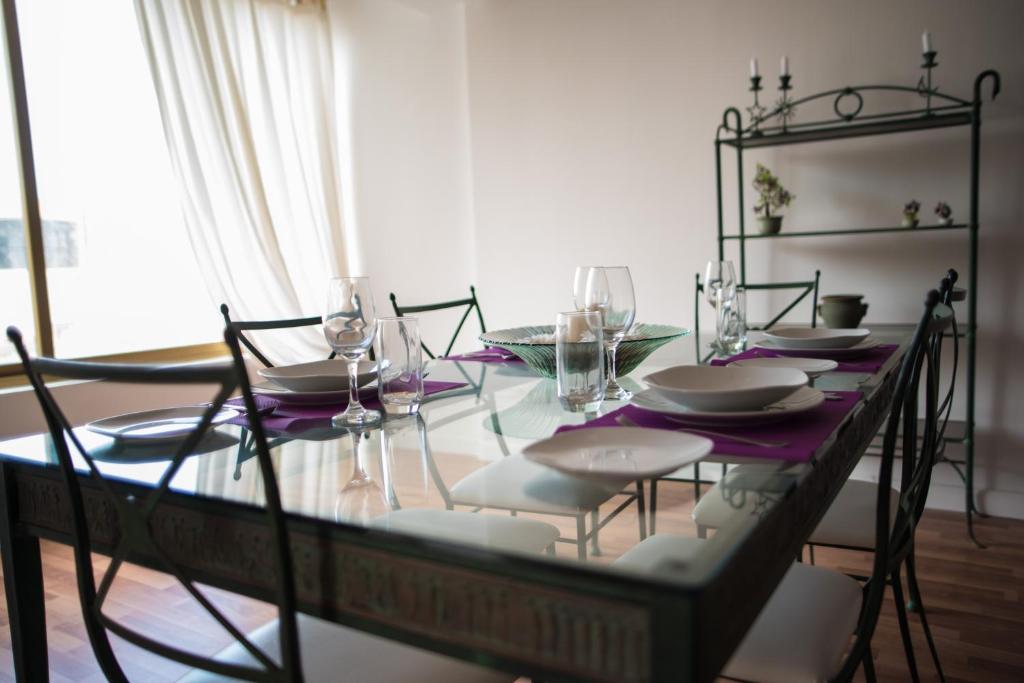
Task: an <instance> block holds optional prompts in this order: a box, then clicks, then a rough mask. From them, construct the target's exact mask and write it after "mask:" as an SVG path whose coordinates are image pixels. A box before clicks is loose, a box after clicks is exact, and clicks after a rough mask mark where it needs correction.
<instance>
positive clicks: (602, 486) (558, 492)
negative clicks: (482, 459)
mask: <svg viewBox="0 0 1024 683" xmlns="http://www.w3.org/2000/svg"><path fill="white" fill-rule="evenodd" d="M621 490H622V486H621V485H620V484H611V483H600V482H592V481H585V480H583V479H576V478H574V477H570V476H568V475H565V474H562V473H561V472H557V471H555V470H553V469H551V468H549V467H544V466H543V465H538V464H536V463H533V462H530V461H529V460H527V459H526V458H524V457H523V456H522V455H510V456H508V457H505V458H502V459H501V460H498V461H496V462H492V463H490V464H489V465H486V466H484V467H481V468H480V469H478V470H476V471H475V472H473V473H472V474H470V475H469V476H467V477H466V478H465V479H463V480H462V481H460V482H459V483H457V484H455V486H453V487H452V488H451V491H450V494H451V496H450V497H451V501H452V502H453V503H455V504H456V505H471V506H473V507H490V508H504V509H508V510H522V511H524V512H542V513H547V514H556V515H578V514H580V513H583V512H589V511H590V510H596V509H597V508H598V507H600V506H601V504H602V503H604V502H606V501H608V499H610V498H611V497H612V496H614V495H615V494H617V493H619V491H621Z"/></svg>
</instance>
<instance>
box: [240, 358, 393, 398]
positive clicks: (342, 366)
mask: <svg viewBox="0 0 1024 683" xmlns="http://www.w3.org/2000/svg"><path fill="white" fill-rule="evenodd" d="M258 372H259V373H260V375H261V376H263V377H266V378H267V379H269V380H270V381H271V382H274V383H275V384H279V385H280V386H282V387H284V388H285V389H288V390H290V391H344V390H346V389H348V365H347V361H345V360H343V359H341V358H333V359H331V360H317V361H313V362H311V363H297V364H296V365H282V366H279V367H273V368H260V369H259V371H258ZM376 376H377V364H376V363H375V362H373V361H359V372H358V374H357V375H356V386H359V387H361V386H364V385H366V384H369V383H370V382H372V381H373V379H374V378H375V377H376Z"/></svg>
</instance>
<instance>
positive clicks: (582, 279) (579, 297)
mask: <svg viewBox="0 0 1024 683" xmlns="http://www.w3.org/2000/svg"><path fill="white" fill-rule="evenodd" d="M597 269H598V267H597V266H576V273H575V274H574V275H573V277H572V300H573V304H574V305H575V306H576V310H577V311H585V310H587V280H589V279H590V278H591V277H593V275H592V273H593V272H594V271H595V270H597Z"/></svg>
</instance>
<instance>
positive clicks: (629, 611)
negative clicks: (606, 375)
mask: <svg viewBox="0 0 1024 683" xmlns="http://www.w3.org/2000/svg"><path fill="white" fill-rule="evenodd" d="M890 336H891V337H892V338H891V339H890V340H889V341H893V342H896V343H898V344H899V346H898V349H897V351H896V352H894V353H892V355H891V356H890V357H889V358H888V360H886V361H885V362H884V363H883V364H882V365H881V367H880V368H879V369H877V370H875V371H873V372H838V371H834V372H829V373H827V374H825V375H823V376H821V377H819V378H818V379H817V380H815V386H816V387H817V388H820V389H822V390H823V391H826V392H860V393H859V394H856V395H855V400H853V402H852V403H851V404H850V409H849V410H848V411H847V412H846V413H845V414H844V415H843V416H842V418H841V419H840V420H838V421H837V422H836V426H835V427H834V429H830V430H829V433H828V434H827V435H825V437H824V438H823V439H822V441H821V443H820V445H819V446H817V447H816V448H815V449H814V452H813V454H812V455H810V457H808V458H805V459H799V458H797V459H793V458H777V457H772V454H771V452H770V451H771V448H767V447H766V448H765V453H764V457H759V454H758V452H757V449H756V448H750V449H747V451H745V454H744V455H742V456H738V455H729V454H727V453H725V454H723V453H722V452H719V449H717V448H716V449H713V450H712V452H711V453H710V454H709V455H708V456H706V457H705V458H703V460H702V461H701V462H700V474H701V475H702V476H703V477H705V478H707V479H721V481H720V482H719V484H718V486H717V487H715V488H714V489H713V490H714V491H715V493H713V494H708V493H707V492H708V490H709V483H705V484H703V486H701V485H697V486H695V484H694V482H693V479H694V474H695V473H694V470H693V467H692V466H690V467H687V468H686V469H684V470H682V471H680V472H677V473H675V474H673V475H671V476H670V477H667V480H664V479H663V480H661V481H659V483H658V486H657V501H652V500H651V494H652V491H653V487H652V486H651V484H652V482H651V481H650V480H643V479H641V480H639V481H633V480H630V481H609V480H605V479H601V480H594V479H589V478H587V477H577V476H570V475H567V474H563V473H561V472H558V471H555V470H553V469H550V468H547V467H545V466H544V465H541V464H537V463H535V462H532V461H530V460H528V459H526V458H525V457H524V456H523V455H522V453H521V451H522V450H523V449H524V448H525V447H526V446H528V445H529V444H531V443H534V442H535V441H537V440H539V439H544V438H547V437H549V436H551V435H552V434H554V433H555V432H556V430H559V429H560V428H564V427H566V426H575V425H582V424H584V423H585V422H586V421H588V420H595V419H603V420H605V421H607V420H608V419H609V415H610V414H613V413H615V411H619V410H620V409H622V408H623V406H624V404H622V403H619V402H607V403H606V404H604V405H603V406H602V409H601V414H600V415H587V416H584V415H582V414H576V413H569V412H566V411H564V410H563V409H562V408H561V406H560V404H559V402H558V398H557V396H556V390H555V382H554V381H553V380H550V379H544V378H541V377H539V376H538V375H536V374H534V373H533V372H532V371H531V370H530V369H529V368H527V367H526V366H525V365H524V364H521V363H517V362H470V361H465V362H464V361H459V362H456V361H448V360H436V361H431V362H430V364H429V365H428V372H429V377H428V379H429V380H431V381H450V382H457V383H459V384H460V386H458V387H455V388H452V389H449V390H447V391H444V392H442V393H438V394H435V395H432V396H429V397H428V399H427V400H426V402H425V403H424V404H423V406H422V408H421V411H420V414H419V415H418V416H414V417H404V418H400V419H389V420H387V421H385V422H384V423H383V425H382V426H381V427H379V428H374V429H370V430H366V431H347V430H344V429H335V428H332V427H330V421H329V419H328V420H323V421H321V422H319V423H317V422H316V421H313V422H310V421H301V420H300V421H296V422H294V423H291V424H290V425H289V426H288V427H286V428H283V429H280V430H277V431H271V432H270V435H269V437H268V440H269V442H270V447H271V450H270V452H271V456H272V458H273V461H274V464H275V467H276V468H277V476H278V479H279V484H280V488H281V492H282V496H283V505H284V508H285V511H286V513H288V527H289V534H290V537H291V543H292V548H293V558H294V562H295V580H296V585H297V591H298V599H299V608H300V609H301V611H302V612H304V613H307V614H310V615H313V616H317V617H321V618H324V619H328V620H331V621H334V622H337V623H341V624H345V625H347V626H351V627H354V628H358V629H361V630H365V631H369V632H372V633H376V634H378V635H382V636H385V637H387V638H391V639H394V640H398V641H402V642H405V643H408V644H411V645H414V646H418V647H422V648H427V649H431V650H434V651H438V652H441V653H444V654H447V655H451V656H454V657H458V658H462V659H466V660H470V661H473V662H476V663H478V664H481V665H484V666H489V667H493V668H497V669H502V670H506V671H509V672H513V673H516V674H518V675H523V676H528V677H532V678H535V679H543V680H572V681H617V682H618V681H637V682H640V681H674V682H675V681H708V680H712V679H713V678H714V677H715V676H716V675H717V674H718V673H719V672H720V671H721V670H722V668H723V667H724V665H725V663H726V662H727V661H728V659H729V657H730V655H731V653H732V652H733V651H734V650H735V649H736V647H737V646H738V644H739V643H740V641H741V640H742V638H743V636H744V633H745V632H746V631H747V629H748V628H749V627H750V625H751V624H752V623H753V621H754V619H755V617H756V616H757V614H758V612H759V611H760V610H761V608H762V607H763V605H764V604H765V603H766V601H767V600H768V598H769V596H770V595H771V594H772V592H773V590H774V588H775V587H776V586H777V585H778V584H779V582H780V581H781V579H782V577H783V575H784V574H785V572H786V571H787V569H788V567H789V566H790V565H791V564H792V563H793V562H794V560H795V558H797V557H798V556H799V554H800V550H801V548H802V546H803V544H804V542H805V541H806V539H807V538H808V537H809V535H810V534H811V532H812V530H813V529H814V528H815V526H816V524H817V522H818V521H819V520H820V519H821V517H822V515H823V514H824V513H825V511H826V510H827V508H828V506H829V504H830V502H831V501H832V499H833V498H834V497H835V496H836V494H837V493H838V491H839V489H840V488H841V487H842V486H843V483H844V482H845V481H846V479H847V477H848V476H849V475H850V473H851V471H852V470H853V468H854V466H855V465H856V463H857V461H858V460H859V459H860V457H861V455H862V454H863V453H864V452H865V450H866V449H867V448H868V446H869V444H870V443H871V441H872V439H873V438H874V437H875V435H876V434H877V432H878V430H879V427H880V426H881V425H882V423H883V421H884V419H885V416H886V414H887V412H888V408H889V403H890V400H891V393H892V389H893V386H894V384H895V376H896V374H897V373H896V370H897V368H898V363H899V361H900V359H901V357H902V350H903V348H904V346H905V343H906V341H907V338H906V336H904V335H902V333H898V334H897V333H892V334H890ZM692 347H693V344H692V342H691V341H689V340H687V339H685V338H683V339H678V340H675V341H673V342H672V343H670V344H668V345H666V346H664V347H662V348H661V349H659V350H658V351H656V352H655V353H654V354H653V355H652V356H651V357H649V358H648V359H647V360H646V361H645V363H644V364H643V365H642V366H641V367H640V368H638V369H637V370H635V371H633V372H632V373H630V375H629V376H627V377H625V378H622V380H621V383H622V384H623V385H624V386H625V387H626V388H627V389H633V390H638V389H641V388H642V382H641V379H640V378H642V377H643V376H644V375H645V374H647V373H648V372H650V371H653V370H656V369H659V368H663V367H667V366H670V365H675V364H680V363H693V362H694V357H693V349H692ZM615 414H618V413H615ZM602 416H603V417H602ZM620 424H622V422H620ZM78 433H79V435H80V437H81V439H82V441H83V443H84V444H85V446H86V447H87V448H89V449H90V452H91V453H92V454H93V455H94V457H95V458H96V460H97V461H98V463H99V465H100V467H101V469H103V471H104V473H105V474H107V475H109V476H111V477H114V478H116V479H117V480H118V484H119V486H121V487H122V488H123V490H124V491H126V492H130V491H132V490H135V489H138V490H139V491H142V492H144V491H145V489H146V487H151V486H152V485H153V484H154V482H156V481H157V480H158V479H159V478H160V476H161V474H162V473H163V471H164V469H165V468H166V467H167V461H166V457H167V453H166V452H164V451H163V450H161V448H159V447H154V446H149V447H136V448H134V449H132V448H123V447H120V446H119V445H118V444H117V443H115V442H113V441H111V440H110V439H108V438H107V437H104V436H100V435H99V434H95V433H93V432H90V431H88V430H85V429H80V430H78ZM250 438H251V436H250V434H249V433H248V431H247V430H246V429H245V428H244V427H243V426H232V425H222V426H220V427H218V429H217V431H216V432H215V433H214V434H213V435H211V437H210V438H208V439H207V440H206V441H204V442H203V444H202V445H201V448H200V449H199V452H197V453H196V454H195V455H193V456H192V457H190V458H188V459H187V460H186V462H185V463H184V465H183V466H182V468H181V470H180V471H179V472H178V473H177V475H176V476H175V478H174V480H173V483H172V486H171V493H170V495H168V496H166V497H165V498H164V500H163V502H162V503H161V505H160V507H159V509H158V510H157V512H156V514H155V516H154V518H153V522H152V525H153V527H152V528H153V533H154V535H155V536H156V539H157V543H158V545H159V546H160V547H161V549H162V550H164V551H165V552H166V553H167V554H168V555H170V556H172V557H173V558H175V560H176V561H177V562H178V563H179V564H180V565H181V566H182V567H184V568H185V570H186V572H187V573H188V574H189V576H190V577H192V578H194V579H196V580H198V581H200V582H202V583H205V584H209V585H213V586H216V587H219V588H223V589H227V590H230V591H233V592H236V593H239V594H243V595H247V596H251V597H254V598H257V599H260V598H265V597H266V596H267V595H268V594H270V592H271V590H272V585H273V576H272V574H273V570H272V568H271V567H272V560H271V558H270V557H269V553H267V552H266V551H265V548H266V544H267V543H268V539H269V538H270V537H271V535H270V530H269V528H268V526H267V522H266V518H265V516H264V515H263V514H262V513H261V512H260V506H261V505H262V504H263V482H262V480H261V477H260V472H259V468H258V465H257V463H256V460H255V457H254V454H253V452H252V451H251V449H250V446H251V444H250ZM82 471H83V473H84V464H83V465H82ZM0 477H2V484H3V487H4V492H5V496H4V505H3V506H2V507H3V519H2V520H0V522H2V524H0V541H2V542H3V544H4V546H5V552H4V554H3V559H4V578H5V588H6V591H7V598H8V605H9V614H10V620H11V628H12V631H17V632H18V633H19V634H20V637H15V639H14V646H15V650H16V652H15V661H16V664H17V663H18V662H20V663H21V664H20V666H23V667H25V666H32V665H33V664H35V665H36V668H35V669H34V670H37V671H38V670H39V669H38V664H39V661H38V659H37V658H38V657H43V667H42V670H43V671H45V670H46V669H45V657H46V654H45V652H46V648H45V626H43V624H44V623H45V622H44V620H43V618H42V615H43V609H44V607H43V604H42V596H43V593H42V590H41V582H42V577H41V573H40V568H39V567H40V561H39V545H38V539H39V538H45V539H51V540H54V541H57V542H61V543H70V542H71V541H70V539H71V533H70V518H69V514H68V507H67V501H66V499H65V496H66V494H65V493H64V488H63V486H62V483H61V478H60V472H59V470H58V469H57V466H56V458H55V455H54V452H53V448H52V442H51V440H50V437H49V436H48V435H33V436H27V437H23V438H17V439H12V440H8V441H3V442H0ZM82 481H83V486H85V487H86V492H87V496H86V502H87V508H88V510H89V515H90V526H91V529H92V533H93V535H94V538H95V540H96V542H97V543H98V545H99V546H100V547H101V548H102V547H104V544H106V545H107V546H109V545H110V544H112V543H113V542H114V540H115V538H116V533H117V532H116V528H115V527H116V521H115V519H116V518H115V515H114V513H113V511H112V509H110V507H109V505H105V504H104V503H103V499H102V496H101V495H100V493H99V491H98V489H95V488H90V484H89V482H88V480H87V478H86V477H85V476H84V474H83V479H82ZM698 494H703V495H720V496H723V498H725V500H726V502H727V503H729V504H730V505H732V506H733V507H734V508H735V512H736V514H733V515H731V516H729V517H728V519H727V520H726V521H725V522H724V523H723V524H722V525H721V526H720V528H718V529H717V530H716V531H715V532H714V533H712V534H709V535H708V536H709V537H708V538H707V539H706V540H704V541H701V542H700V544H699V545H698V546H696V550H695V552H693V553H691V554H689V555H687V556H686V557H660V558H657V557H654V556H652V559H650V560H649V561H646V562H645V561H628V562H623V561H620V558H622V557H623V556H625V555H627V554H629V555H631V556H632V557H634V558H636V557H638V556H639V555H643V553H637V552H636V549H637V548H638V547H639V546H640V545H641V544H642V543H643V542H644V541H645V539H647V540H649V539H651V538H657V536H659V535H662V534H670V535H675V536H688V537H695V536H696V534H697V530H696V528H695V526H694V523H693V521H692V519H691V511H692V509H693V505H694V502H695V500H694V499H695V496H696V495H698ZM655 504H656V507H655ZM655 531H656V534H655V535H653V536H652V533H654V532H655ZM631 551H632V552H631ZM151 559H152V558H147V557H145V556H144V555H142V556H139V557H133V561H136V562H138V563H140V564H143V565H146V564H150V565H151V566H156V564H155V563H153V562H151V561H150V560H151ZM798 635H799V634H794V636H797V637H798ZM40 638H42V642H40ZM40 651H41V653H42V654H40ZM34 658H36V659H34ZM26 670H28V669H26Z"/></svg>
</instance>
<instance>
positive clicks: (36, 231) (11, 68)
mask: <svg viewBox="0 0 1024 683" xmlns="http://www.w3.org/2000/svg"><path fill="white" fill-rule="evenodd" d="M0 2H2V4H3V24H4V52H5V54H6V58H7V59H6V62H7V64H6V66H7V71H8V78H9V82H10V93H9V96H10V98H11V104H12V108H13V111H14V127H15V138H16V139H15V143H16V144H15V147H16V150H17V155H18V174H19V177H20V180H21V199H22V224H23V225H24V228H25V249H26V259H25V260H26V264H27V266H28V276H29V287H30V290H31V292H32V311H33V314H34V316H35V321H34V324H35V334H36V352H37V353H38V354H39V355H41V356H53V355H54V344H53V322H52V320H51V318H50V294H49V287H48V285H47V280H46V257H45V252H44V251H43V249H44V247H43V227H42V218H41V216H40V213H39V194H38V186H37V184H36V169H35V156H34V154H33V151H32V130H31V124H30V121H29V111H28V95H27V91H26V89H25V66H24V61H23V57H22V50H21V36H20V31H19V26H18V12H17V7H16V0H0ZM226 354H227V347H226V346H225V345H224V344H223V343H222V342H209V343H205V344H190V345H186V346H174V347H168V348H160V349H146V350H142V351H133V352H128V353H116V354H108V355H100V356H84V357H79V358H75V360H92V361H105V362H181V363H185V362H195V361H201V360H210V359H213V358H218V357H222V356H225V355H226ZM27 382H28V379H27V377H26V376H25V374H24V369H23V368H22V366H21V364H20V363H7V364H3V365H0V387H7V386H19V385H23V384H27Z"/></svg>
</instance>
